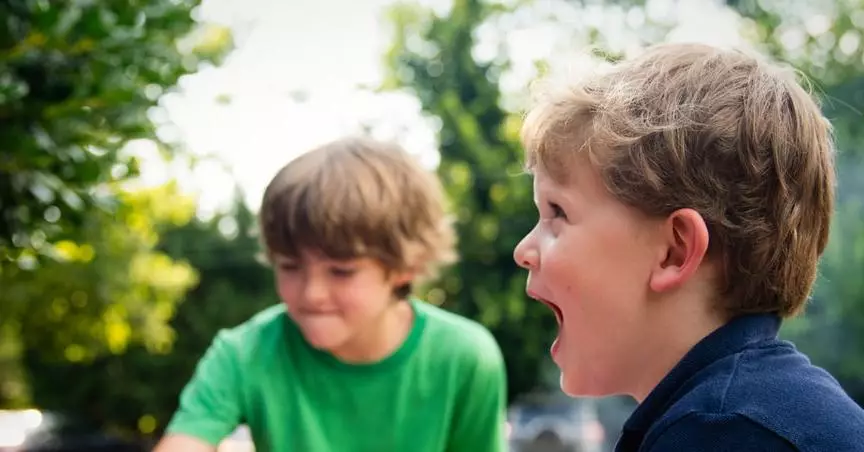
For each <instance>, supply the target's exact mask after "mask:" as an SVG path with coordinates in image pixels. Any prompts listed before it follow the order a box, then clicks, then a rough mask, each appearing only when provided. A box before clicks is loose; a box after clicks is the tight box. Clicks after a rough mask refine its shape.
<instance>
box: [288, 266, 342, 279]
mask: <svg viewBox="0 0 864 452" xmlns="http://www.w3.org/2000/svg"><path fill="white" fill-rule="evenodd" d="M279 268H280V269H281V270H282V271H285V272H293V271H297V270H299V269H300V266H299V265H297V264H282V265H280V266H279ZM329 271H330V274H331V275H333V276H335V277H337V278H348V277H351V276H353V275H354V273H355V272H356V270H354V269H353V268H331V269H330V270H329Z"/></svg>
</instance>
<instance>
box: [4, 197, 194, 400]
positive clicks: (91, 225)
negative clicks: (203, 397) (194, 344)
mask: <svg viewBox="0 0 864 452" xmlns="http://www.w3.org/2000/svg"><path fill="white" fill-rule="evenodd" d="M115 196H116V197H117V199H118V201H119V205H118V207H117V208H116V209H115V212H114V215H109V214H106V213H99V212H97V213H93V214H91V215H89V216H87V217H86V218H85V219H84V220H83V222H82V223H81V226H80V228H79V229H78V230H77V231H76V233H75V234H74V235H70V236H69V239H68V240H63V241H60V242H57V243H55V244H54V246H53V247H52V259H49V260H46V261H45V262H43V263H42V264H41V265H40V266H39V267H38V270H37V269H36V265H37V263H36V259H35V258H34V257H33V256H32V255H28V254H25V255H23V256H22V257H21V258H20V259H19V260H18V264H19V265H16V266H9V267H7V268H6V269H5V270H4V271H3V272H2V273H0V287H2V288H3V293H2V296H3V298H2V303H0V334H2V337H3V341H2V343H3V344H4V348H3V356H2V357H3V359H4V361H5V363H4V364H6V365H5V366H4V371H7V372H9V371H11V369H17V377H18V378H15V376H16V375H15V374H12V375H10V374H4V375H3V379H2V382H3V384H4V386H3V387H2V392H0V403H3V404H4V405H22V404H28V403H29V402H31V401H34V400H31V399H30V397H28V394H27V389H28V386H29V384H28V381H27V380H22V378H21V377H28V379H37V378H39V377H41V376H45V374H43V373H40V372H37V371H35V369H33V368H29V369H27V368H26V366H25V369H23V370H24V372H22V369H21V367H20V365H19V364H20V362H21V358H22V357H26V358H28V361H27V362H25V364H31V363H33V362H36V361H44V362H69V363H82V364H85V365H86V364H89V363H92V362H94V361H95V360H97V359H98V358H99V357H102V356H106V355H118V354H122V353H124V352H125V351H126V349H127V348H128V347H129V346H130V344H140V345H142V346H144V347H146V348H147V349H149V350H151V351H153V352H160V351H165V350H168V349H169V348H170V345H171V340H172V339H173V336H172V332H171V329H170V328H169V327H168V326H167V323H168V321H169V320H170V319H171V318H172V316H173V315H174V312H175V306H176V304H177V302H178V301H179V300H180V299H181V298H182V296H183V294H184V293H185V292H186V290H187V289H188V288H189V287H190V286H192V285H193V284H194V283H195V280H196V277H197V275H196V273H195V270H194V269H193V268H192V267H190V266H189V265H188V264H186V263H183V262H178V261H174V260H172V259H171V258H170V257H169V256H168V255H166V254H164V253H162V252H159V251H157V250H156V249H155V246H156V245H157V241H158V237H159V232H160V231H161V230H162V229H164V227H165V226H166V225H181V224H183V223H185V222H188V221H189V219H190V218H191V216H192V214H193V212H194V207H195V206H194V202H193V200H191V199H188V198H184V197H183V196H181V195H179V194H178V193H177V190H176V188H175V187H174V186H173V185H167V186H163V187H158V188H154V189H148V190H136V191H127V190H118V191H117V193H116V195H115ZM166 199H171V200H172V202H165V200H166ZM67 381H69V380H67ZM30 382H32V381H30ZM57 387H58V388H63V390H64V391H67V390H68V388H67V385H65V384H58V385H57ZM34 392H36V391H34ZM35 401H37V402H38V400H35ZM81 402H83V400H82V401H81ZM48 405H53V404H52V403H48ZM82 405H83V403H82Z"/></svg>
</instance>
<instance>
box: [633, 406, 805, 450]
mask: <svg viewBox="0 0 864 452" xmlns="http://www.w3.org/2000/svg"><path fill="white" fill-rule="evenodd" d="M721 444H722V447H720V448H718V449H714V448H712V446H714V447H719V445H721ZM673 448H674V449H675V450H702V451H709V450H724V451H725V450H734V451H736V452H748V451H752V452H756V451H760V452H761V451H767V450H770V451H772V452H797V451H798V450H799V449H798V448H796V447H795V446H794V445H793V444H792V443H790V442H789V441H788V440H786V439H785V438H783V437H782V436H780V435H778V434H777V433H776V432H773V431H771V430H770V429H768V428H765V427H764V426H762V425H760V424H758V423H756V422H754V421H753V420H751V419H749V418H747V417H746V416H742V415H740V414H737V413H704V412H692V413H688V414H686V415H684V416H682V417H681V418H679V419H678V420H676V421H675V422H674V423H671V424H669V425H667V426H666V427H665V428H664V429H662V431H658V432H656V433H655V434H654V435H652V437H651V438H649V440H648V441H646V443H645V450H648V451H666V450H673Z"/></svg>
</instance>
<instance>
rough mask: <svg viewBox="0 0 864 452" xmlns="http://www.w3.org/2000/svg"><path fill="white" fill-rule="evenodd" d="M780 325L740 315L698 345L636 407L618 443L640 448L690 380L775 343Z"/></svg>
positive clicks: (761, 317)
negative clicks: (763, 344) (756, 346)
mask: <svg viewBox="0 0 864 452" xmlns="http://www.w3.org/2000/svg"><path fill="white" fill-rule="evenodd" d="M780 323H781V319H780V317H779V316H777V315H774V314H750V315H743V316H740V317H737V318H735V319H733V320H731V321H729V322H728V323H726V324H725V325H723V326H722V327H720V328H718V329H717V330H715V331H714V332H712V333H711V334H709V335H708V336H706V337H705V338H704V339H702V340H701V341H699V342H698V343H697V344H696V345H695V346H694V347H693V348H692V349H691V350H690V351H689V352H687V354H685V355H684V357H683V358H682V359H681V361H679V362H678V364H677V365H675V367H673V368H672V370H671V371H670V372H669V373H668V374H667V375H666V377H664V378H663V380H661V381H660V383H659V384H658V385H657V386H656V387H655V388H654V390H652V391H651V393H650V394H648V397H646V398H645V400H644V401H643V402H642V403H641V404H639V406H638V407H637V408H636V410H635V411H634V412H633V414H632V415H631V416H630V418H629V419H628V420H627V422H626V423H625V424H624V431H623V432H622V436H621V442H622V443H624V444H633V445H638V444H640V443H641V441H642V437H643V436H644V435H645V433H646V432H647V431H648V429H649V428H651V425H653V424H654V422H656V421H657V420H659V419H660V418H661V417H662V416H663V413H665V412H666V410H667V409H668V408H669V407H670V406H672V405H673V404H674V403H675V402H676V401H677V400H678V399H679V398H681V397H682V396H683V395H684V393H685V392H684V391H679V390H680V389H681V388H682V387H683V386H684V384H685V383H686V382H687V381H688V380H689V379H690V378H691V377H693V376H694V375H695V374H696V373H698V372H699V371H701V370H702V369H704V368H706V367H707V366H709V365H710V364H711V363H713V362H715V361H718V360H720V359H721V358H723V357H726V356H729V355H732V354H735V353H737V352H739V351H741V350H742V349H744V348H746V347H747V346H749V345H751V344H755V343H758V342H762V341H765V340H771V339H775V338H776V337H777V334H778V332H779V330H780ZM622 445H623V444H622ZM637 447H638V446H637ZM634 449H635V448H634ZM628 450H629V449H628Z"/></svg>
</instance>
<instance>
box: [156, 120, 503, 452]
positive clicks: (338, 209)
mask: <svg viewBox="0 0 864 452" xmlns="http://www.w3.org/2000/svg"><path fill="white" fill-rule="evenodd" d="M260 224H261V231H262V236H263V242H264V245H265V248H266V255H267V258H268V259H269V261H270V263H272V265H273V267H274V273H275V280H276V289H277V292H278V294H279V297H280V298H281V300H282V303H281V304H280V305H277V306H274V307H272V308H269V309H267V310H265V311H263V312H261V313H260V314H258V315H257V316H255V317H254V318H252V319H251V320H249V321H247V322H245V323H243V324H242V325H240V326H237V327H234V328H230V329H226V330H223V331H221V332H220V333H219V334H218V335H217V336H216V338H215V339H214V341H213V343H212V345H211V346H210V348H209V350H208V351H207V353H206V354H205V355H204V357H203V358H202V359H201V361H200V362H199V364H198V366H197V369H196V371H195V374H194V376H193V377H192V380H191V381H190V382H189V383H188V385H187V386H186V388H185V389H184V391H183V393H182V395H181V397H180V406H179V408H178V410H177V412H176V414H175V416H174V418H173V419H172V421H171V423H170V425H169V426H168V428H167V434H166V436H165V438H164V439H163V440H162V442H161V444H160V445H159V446H158V447H157V451H158V452H181V451H182V452H196V451H214V450H215V448H216V445H217V444H218V443H219V442H220V441H221V440H222V439H223V438H224V437H225V436H227V435H228V434H229V433H231V432H232V431H233V430H234V429H235V427H237V426H238V425H239V424H241V423H245V424H247V425H248V427H249V429H250V431H251V435H252V437H253V439H254V443H255V447H256V450H257V452H265V451H273V452H291V451H303V452H329V451H332V452H354V451H356V452H361V451H362V452H367V451H368V452H372V451H375V452H390V451H392V452H401V451H412V452H424V451H425V452H445V451H462V452H498V451H502V450H504V433H503V430H504V425H505V420H504V414H505V409H506V407H505V394H506V384H505V380H506V376H505V373H504V363H503V358H502V354H501V351H500V349H499V347H498V345H497V343H496V341H495V340H494V338H493V337H492V335H491V334H490V333H489V332H488V331H487V330H486V329H485V328H483V327H482V326H480V325H479V324H477V323H475V322H474V321H471V320H468V319H465V318H462V317H459V316H456V315H455V314H451V313H448V312H446V311H444V310H442V309H439V308H437V307H434V306H432V305H429V304H426V303H423V302H421V301H418V300H416V299H414V298H412V297H411V296H410V294H411V289H412V286H413V285H414V284H416V283H417V282H418V281H420V280H421V279H423V278H428V277H431V276H434V275H435V273H436V272H437V271H438V270H439V268H440V267H442V266H443V265H446V264H449V263H451V262H453V261H454V259H455V251H454V246H455V233H454V231H453V228H452V225H451V223H450V222H449V221H448V219H447V217H446V214H445V208H444V197H443V194H442V190H441V187H440V184H439V182H438V180H437V179H436V178H435V177H434V175H433V174H432V173H430V172H427V171H425V170H424V169H423V168H422V167H421V166H420V165H419V164H418V163H417V162H416V161H415V160H414V159H413V158H412V157H411V156H410V155H408V154H407V153H406V152H404V151H403V150H402V149H401V148H400V147H399V146H397V145H395V144H388V143H383V142H378V141H373V140H371V139H367V138H354V137H352V138H345V139H341V140H337V141H334V142H331V143H329V144H326V145H324V146H322V147H320V148H318V149H315V150H313V151H311V152H308V153H306V154H303V155H301V156H300V157H298V158H296V159H295V160H293V161H292V162H290V163H289V164H288V165H286V166H285V167H284V168H283V169H282V170H281V171H279V172H278V174H277V175H276V176H275V177H274V178H273V180H272V181H271V182H270V184H269V186H268V187H267V189H266V192H265V194H264V200H263V204H262V206H261V212H260ZM238 303H242V300H238Z"/></svg>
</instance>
